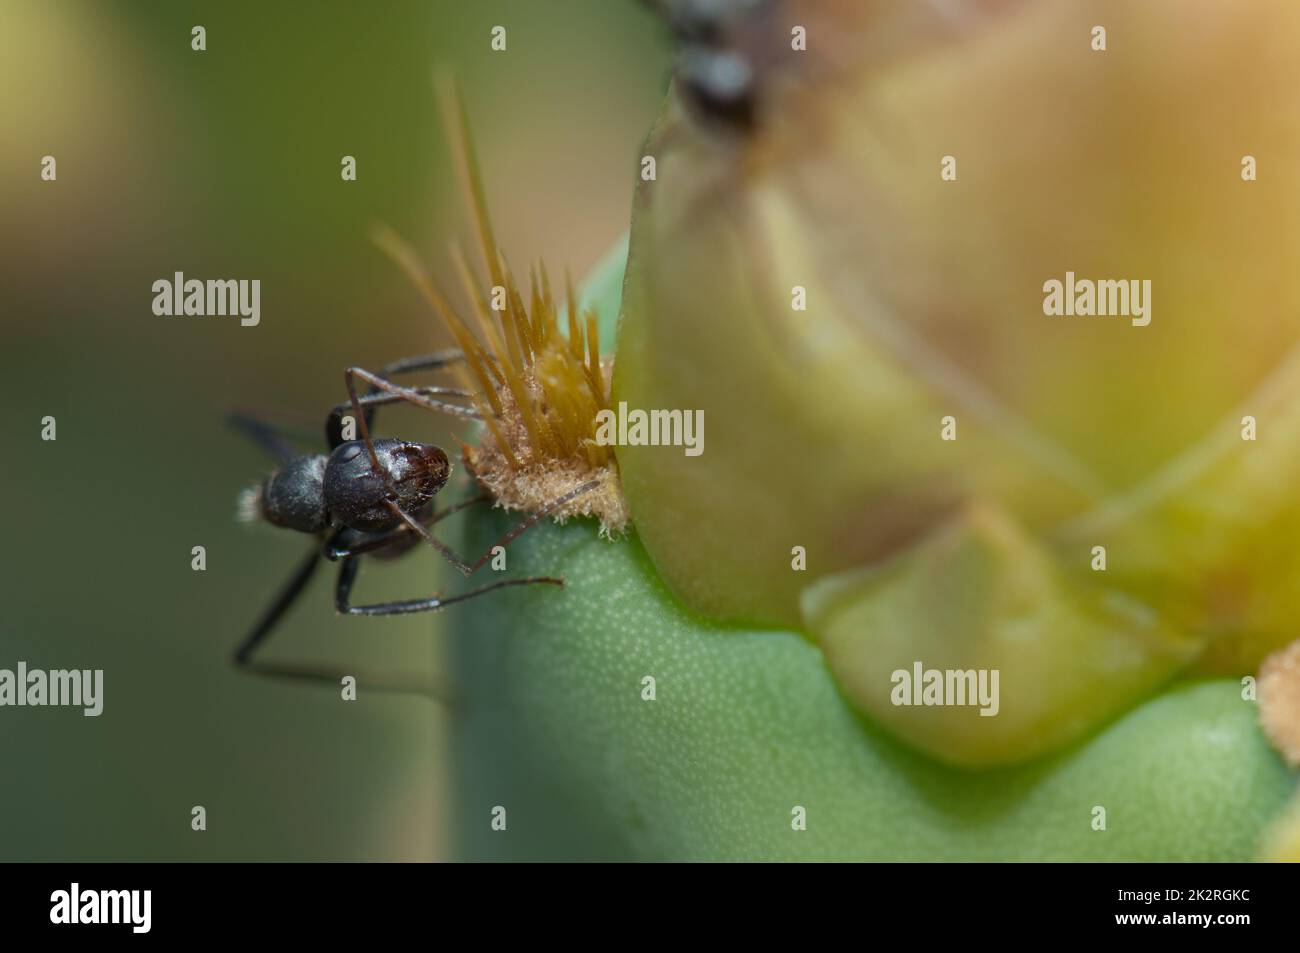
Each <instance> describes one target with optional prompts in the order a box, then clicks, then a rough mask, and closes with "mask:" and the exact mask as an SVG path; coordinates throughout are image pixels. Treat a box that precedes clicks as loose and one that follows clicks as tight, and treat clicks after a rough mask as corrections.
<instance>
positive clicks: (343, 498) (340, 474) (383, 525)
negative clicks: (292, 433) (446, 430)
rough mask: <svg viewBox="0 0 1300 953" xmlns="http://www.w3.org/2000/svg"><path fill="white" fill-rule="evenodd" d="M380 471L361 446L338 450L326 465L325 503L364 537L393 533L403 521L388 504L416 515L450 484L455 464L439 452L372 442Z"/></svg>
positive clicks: (420, 445)
mask: <svg viewBox="0 0 1300 953" xmlns="http://www.w3.org/2000/svg"><path fill="white" fill-rule="evenodd" d="M372 443H373V445H374V448H375V456H376V458H377V459H378V462H379V472H375V470H374V468H373V467H372V466H371V459H370V454H369V452H368V451H367V450H366V445H365V443H364V442H363V441H360V440H352V441H349V442H347V443H345V444H341V445H340V446H339V447H337V448H336V449H335V450H334V452H333V453H331V454H330V455H329V459H328V461H327V462H326V464H325V475H324V485H323V502H324V506H325V509H326V510H327V511H328V512H329V514H330V515H331V516H333V518H334V519H335V520H336V521H337V522H339V523H342V524H343V525H345V526H350V527H352V528H353V529H359V530H362V531H364V532H382V531H383V530H387V529H392V528H393V527H394V526H396V525H397V524H398V523H399V522H401V520H400V519H399V518H398V517H397V516H396V515H395V514H394V513H393V510H392V508H391V507H390V506H389V503H390V501H391V502H393V503H396V504H397V505H398V506H399V507H400V508H401V509H402V511H403V512H405V513H416V512H418V511H419V510H420V509H422V508H423V507H424V506H425V505H426V504H427V503H428V502H429V501H430V500H432V499H433V498H434V496H435V495H437V493H438V491H439V490H441V489H442V488H443V487H444V486H446V485H447V479H448V478H449V477H450V476H451V461H449V460H448V459H447V454H446V453H444V452H443V450H442V448H441V447H436V446H434V445H433V444H427V443H413V442H411V441H407V440H394V439H379V440H374V441H372Z"/></svg>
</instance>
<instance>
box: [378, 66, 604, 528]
mask: <svg viewBox="0 0 1300 953" xmlns="http://www.w3.org/2000/svg"><path fill="white" fill-rule="evenodd" d="M444 99H445V102H446V106H445V114H446V116H447V118H448V123H447V125H448V126H449V127H450V134H451V136H452V140H453V141H454V142H455V144H456V150H455V151H456V154H457V158H458V166H459V174H460V179H461V186H462V189H463V191H464V193H465V195H466V197H467V198H468V201H469V204H470V208H471V210H472V212H473V217H474V225H475V230H476V232H477V237H478V243H479V246H480V251H481V254H482V258H483V265H484V266H485V268H486V271H487V274H488V278H489V282H488V284H487V285H486V286H485V285H483V284H482V283H481V282H480V281H479V279H478V277H477V275H476V274H475V272H474V269H473V268H472V267H471V265H470V264H469V262H468V260H467V258H466V256H465V254H464V253H463V251H461V249H459V248H453V251H452V258H453V261H454V263H455V266H456V270H457V272H458V274H459V276H460V280H461V283H462V284H463V285H464V290H465V294H466V296H467V298H468V299H469V301H470V302H471V306H472V307H473V309H474V317H473V324H474V325H476V326H477V328H478V333H476V332H475V331H474V330H473V328H472V327H471V323H470V322H469V321H466V320H465V319H464V318H462V317H461V315H460V314H458V313H457V312H456V311H455V309H453V308H452V306H451V305H450V304H449V302H448V301H447V299H446V298H445V297H444V296H443V294H442V293H441V292H440V291H439V290H438V288H437V287H436V286H435V285H434V283H433V280H432V279H431V278H430V277H429V275H428V273H427V272H426V271H425V270H424V268H423V267H422V265H421V264H420V261H419V257H418V256H417V255H416V254H415V252H414V251H413V249H411V247H410V246H409V245H408V244H407V243H406V242H405V241H403V240H402V239H401V238H400V237H399V236H398V235H397V234H396V233H394V232H393V231H391V230H390V229H380V230H378V231H377V232H376V233H375V236H374V237H375V242H376V244H378V245H379V246H380V248H382V249H383V250H384V251H385V252H386V253H387V254H388V255H389V256H390V257H392V258H393V260H394V261H395V262H397V264H398V265H400V266H401V267H402V269H403V270H404V271H405V272H406V273H407V274H408V275H409V276H410V277H411V279H412V280H413V281H414V282H415V285H416V287H417V288H419V290H420V291H421V293H422V294H423V295H424V297H425V299H426V300H427V301H428V302H429V304H430V305H431V306H432V308H433V310H434V312H435V313H436V314H437V315H438V317H439V318H440V319H441V321H442V322H443V324H444V325H445V326H446V327H447V330H448V331H449V332H450V333H451V335H452V337H453V338H454V339H455V340H456V343H457V345H458V346H459V347H460V349H461V350H462V351H463V352H464V353H465V364H464V366H462V367H458V368H457V371H458V373H459V374H460V376H461V380H462V383H463V384H464V386H465V387H466V389H468V390H471V391H474V393H475V398H474V403H475V407H476V409H477V410H478V411H479V413H480V414H481V415H482V416H483V420H484V424H485V425H486V426H485V430H484V432H483V434H482V437H481V439H480V442H479V444H478V445H477V446H465V445H463V446H462V450H463V454H462V456H463V459H464V462H465V466H466V469H467V470H468V471H469V472H470V473H471V474H472V475H473V476H474V478H475V479H476V480H477V481H478V482H479V484H480V485H482V486H483V488H484V489H486V490H487V491H488V492H490V493H491V494H492V496H493V498H494V499H495V500H496V502H497V504H498V505H500V506H503V507H505V508H507V509H512V510H521V511H524V512H535V511H537V510H539V509H541V508H543V507H544V506H546V505H548V504H549V503H551V502H552V501H554V500H556V499H559V498H560V497H562V496H564V495H565V494H567V493H570V492H572V491H573V490H576V489H577V488H578V487H580V486H582V485H583V484H585V483H590V482H593V481H595V482H598V483H599V484H600V485H599V487H598V488H597V489H595V490H591V491H588V492H586V493H583V494H581V495H580V496H578V497H576V498H575V499H573V500H572V501H571V502H569V503H567V504H565V505H564V506H562V507H560V508H559V509H557V510H556V511H555V517H556V519H557V520H558V521H560V522H563V521H564V520H565V519H567V518H568V517H570V516H595V517H597V518H599V520H600V523H601V533H602V534H604V535H616V534H618V533H621V532H622V531H623V530H625V529H626V527H627V524H628V513H627V504H626V502H625V501H624V499H623V491H622V487H621V485H620V482H619V479H618V470H617V466H618V465H617V461H616V460H615V457H614V453H613V448H611V447H609V446H603V445H600V444H598V443H597V442H596V416H597V414H598V413H599V412H600V411H602V410H609V409H610V399H609V382H610V380H611V376H612V375H611V373H610V371H611V370H612V359H604V360H602V359H601V356H600V338H599V335H598V333H597V331H596V327H597V320H596V315H595V314H594V313H592V312H586V313H584V314H582V315H578V314H577V313H576V309H577V305H576V303H575V302H576V298H575V297H574V290H573V283H572V282H571V281H569V280H568V278H567V275H566V280H565V291H566V294H567V297H568V302H567V309H566V316H565V321H564V324H563V326H562V325H561V320H560V314H559V310H558V309H557V307H556V306H555V302H554V299H553V298H552V295H551V282H550V276H549V275H548V274H547V271H546V267H545V265H543V264H541V263H540V262H539V263H538V264H537V265H536V266H533V267H531V268H530V269H529V274H528V284H527V286H526V287H525V288H523V289H522V290H521V287H520V286H519V284H518V283H517V282H516V280H515V277H514V274H513V273H512V271H511V269H510V267H509V265H508V263H507V262H506V260H505V257H504V256H503V255H502V253H501V251H500V249H499V248H498V247H497V245H496V240H495V238H494V237H493V232H492V224H491V221H490V219H489V218H488V213H487V203H486V200H485V198H484V192H483V183H482V181H481V179H480V177H479V174H478V169H477V164H476V162H475V158H474V148H473V145H472V142H471V140H470V135H469V124H468V121H467V119H466V116H465V110H464V106H463V104H462V103H461V100H460V97H459V94H458V93H457V92H456V91H455V90H454V89H451V88H448V89H447V90H446V92H445V95H444ZM485 287H487V288H489V289H493V290H491V291H489V292H488V293H487V294H485V293H484V288H485ZM525 296H527V304H525ZM493 299H497V300H499V302H500V304H501V307H500V309H499V310H495V309H494V308H493V307H492V303H494V301H493ZM480 335H481V337H480Z"/></svg>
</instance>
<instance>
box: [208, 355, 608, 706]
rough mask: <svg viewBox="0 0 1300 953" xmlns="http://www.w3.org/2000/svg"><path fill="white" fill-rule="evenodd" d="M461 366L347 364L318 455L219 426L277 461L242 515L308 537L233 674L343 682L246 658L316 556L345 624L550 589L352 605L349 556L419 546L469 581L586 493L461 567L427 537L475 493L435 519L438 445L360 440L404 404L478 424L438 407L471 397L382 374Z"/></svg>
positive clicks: (440, 463) (441, 361)
mask: <svg viewBox="0 0 1300 953" xmlns="http://www.w3.org/2000/svg"><path fill="white" fill-rule="evenodd" d="M462 359H463V355H462V353H461V352H460V351H456V350H450V351H439V352H437V353H434V354H428V355H422V356H419V357H412V358H406V359H403V360H400V361H396V362H394V363H392V364H388V365H386V366H385V367H383V368H382V369H381V370H380V372H379V373H378V374H372V373H371V372H369V371H366V370H363V369H362V368H359V367H350V368H348V369H347V371H345V372H344V380H345V382H346V384H347V391H348V401H347V402H346V403H343V404H339V405H338V406H336V407H334V408H333V409H332V410H331V411H330V415H329V418H328V419H327V421H326V425H325V432H326V440H327V442H328V444H329V448H330V452H329V454H328V455H326V454H301V453H298V452H296V451H295V450H294V449H293V448H292V447H290V446H289V445H288V444H287V443H285V442H284V441H283V440H282V439H281V438H280V436H279V435H278V434H277V433H276V432H275V430H274V429H273V428H272V427H271V426H270V425H268V424H266V423H264V422H262V421H260V420H256V419H254V418H251V417H247V416H244V415H242V414H235V415H232V416H231V418H230V422H231V423H232V424H233V425H235V426H236V427H238V428H239V429H241V430H242V431H244V433H245V434H247V435H248V436H249V437H251V438H252V439H253V440H254V441H255V442H256V443H257V444H259V445H260V446H261V447H262V448H263V449H265V450H267V451H268V452H270V453H271V454H272V455H273V456H274V457H275V458H276V459H277V461H278V463H279V467H278V468H277V469H276V470H275V471H273V472H272V473H271V474H270V475H269V476H267V477H266V479H265V480H264V481H263V482H262V484H261V485H260V487H258V488H256V489H254V490H252V491H251V492H250V493H248V494H247V495H246V497H245V499H244V500H243V502H242V507H243V509H244V511H245V512H244V514H243V515H244V516H245V518H248V519H264V520H266V521H267V522H268V523H271V524H272V525H274V526H281V527H284V528H286V529H292V530H296V531H298V532H300V533H307V534H310V535H313V536H315V537H317V542H316V543H315V544H314V545H313V546H312V549H311V552H310V553H308V555H307V558H306V559H305V560H304V561H303V562H302V563H301V564H300V565H299V567H298V569H297V570H296V571H295V572H294V574H293V575H292V576H291V577H290V578H289V580H288V582H287V583H286V584H285V585H284V587H283V589H281V591H280V593H279V595H278V596H276V598H275V600H274V602H272V603H271V605H270V606H269V607H268V608H267V610H266V612H265V613H264V614H263V615H262V617H261V619H259V620H258V622H257V624H256V625H254V626H253V628H252V630H251V631H250V632H249V633H248V635H247V636H246V637H245V638H244V640H243V641H242V642H241V643H240V644H239V647H238V648H237V649H236V650H235V653H234V662H235V665H236V666H238V667H239V668H240V669H242V670H244V671H248V672H253V673H256V674H259V675H270V676H276V677H282V678H295V679H310V680H315V681H329V682H333V683H334V684H338V683H339V680H340V679H341V678H343V677H344V676H345V675H347V674H349V673H347V672H344V671H343V670H341V669H339V670H336V669H332V668H323V667H318V666H308V665H298V664H285V663H276V662H264V661H257V660H255V659H254V658H253V653H254V651H255V650H256V649H257V648H258V646H260V645H261V644H262V643H263V642H264V641H266V639H267V637H268V636H269V635H270V634H271V632H272V630H273V629H274V628H275V626H276V624H277V623H279V621H280V620H281V619H282V618H283V616H284V615H285V613H286V612H288V611H289V609H290V607H291V606H292V605H293V604H294V602H295V601H296V600H297V598H298V596H299V595H300V594H301V593H302V591H303V590H304V589H305V588H306V586H307V583H308V582H309V581H310V580H311V578H312V576H313V575H314V574H315V571H316V569H317V568H318V567H319V565H320V561H321V559H322V558H325V559H327V560H329V561H331V562H338V563H339V564H340V565H339V573H338V577H337V580H336V581H335V584H334V605H335V608H337V609H338V611H339V612H340V613H343V614H345V615H368V616H376V615H402V614H406V613H413V612H436V611H438V610H440V609H444V608H446V607H447V606H449V605H454V604H455V603H458V602H464V601H466V600H467V599H473V598H475V597H476V596H481V595H483V594H484V593H487V592H492V591H494V590H497V589H503V588H506V587H507V586H524V585H552V586H562V585H563V584H564V581H563V580H562V579H557V578H554V577H550V576H531V577H527V578H520V579H503V580H500V581H497V582H493V583H490V584H488V585H486V586H481V587H479V588H478V589H472V590H470V591H469V592H464V593H461V594H460V595H455V596H449V597H447V598H442V597H439V596H430V597H428V598H425V599H409V600H403V601H397V602H383V603H378V604H375V605H353V604H352V602H351V594H352V585H353V583H354V582H355V581H356V577H357V572H358V570H359V569H360V566H361V564H360V557H361V556H362V555H370V556H373V557H376V558H392V557H395V556H400V555H403V554H404V553H406V552H408V551H409V550H410V549H412V548H413V547H414V546H415V545H417V544H418V542H419V541H420V540H424V541H425V542H427V543H428V544H429V545H430V546H432V547H433V548H434V549H435V550H437V551H438V553H439V554H440V555H441V556H442V557H443V558H444V559H446V560H447V562H449V563H451V564H452V565H453V566H455V567H456V568H457V569H458V570H459V571H460V572H461V573H462V574H463V575H465V576H469V575H472V574H473V573H474V572H475V571H477V570H478V569H480V568H481V567H482V566H483V565H484V564H486V563H487V562H488V560H489V559H491V558H492V555H493V553H494V551H496V549H497V547H498V546H501V547H504V546H506V545H508V544H509V543H510V542H511V541H512V540H514V539H515V538H516V537H518V536H519V535H520V534H521V533H523V532H524V531H525V530H527V529H528V528H529V527H531V526H533V525H534V524H535V523H537V522H538V521H539V520H541V519H542V518H544V517H545V516H547V515H549V514H550V513H552V512H554V511H555V510H556V509H558V508H559V507H562V506H564V505H565V504H566V503H568V502H570V501H571V500H573V499H574V498H575V497H577V496H579V495H581V494H582V493H585V492H587V491H588V490H591V489H595V488H596V486H597V484H596V483H594V482H593V483H587V484H583V485H582V486H579V487H578V488H577V489H575V490H573V491H571V492H569V493H566V494H564V495H563V496H561V497H560V498H559V499H556V500H554V501H553V502H551V503H550V504H548V505H547V506H545V507H542V508H541V509H539V510H537V511H535V512H533V513H531V514H529V515H528V517H527V518H525V519H524V520H523V521H522V522H521V523H519V524H518V525H517V526H515V527H514V528H513V529H512V530H510V531H509V532H508V533H506V534H505V535H504V536H502V537H501V539H499V540H498V541H497V542H496V543H495V544H494V545H493V546H491V547H489V549H488V550H487V551H486V552H485V553H483V555H482V556H480V557H479V558H478V559H477V560H476V561H474V562H473V563H470V562H467V561H465V560H464V559H461V558H460V556H458V555H457V554H456V553H455V552H454V551H453V550H452V549H451V548H450V547H449V546H447V545H446V544H445V543H443V542H441V541H440V540H438V539H437V538H436V537H434V536H433V535H432V534H431V533H430V532H429V527H431V526H433V525H434V524H436V523H438V522H439V521H441V520H443V519H445V518H446V517H448V516H451V515H452V514H453V513H457V512H459V511H460V510H462V509H465V508H466V507H469V506H472V505H474V504H476V503H482V502H489V501H491V499H492V497H491V495H490V494H487V493H481V494H479V495H477V496H474V497H471V498H470V499H467V500H465V501H463V502H461V503H457V504H456V505H454V506H451V507H448V508H447V509H444V510H440V511H435V510H434V507H433V499H434V497H435V496H436V495H437V494H438V492H439V491H440V490H442V488H443V487H444V486H446V484H447V480H448V478H449V477H450V475H451V462H450V461H449V460H448V458H447V454H446V453H445V452H444V451H443V450H442V448H441V447H438V446H435V445H433V444H425V443H416V442H413V441H409V440H397V439H392V438H380V439H373V440H372V439H371V436H370V429H371V427H372V426H373V424H374V415H375V408H377V407H379V406H381V405H383V404H391V403H396V402H398V401H404V402H406V403H410V404H414V405H416V406H419V407H424V408H427V409H429V410H435V411H440V412H443V413H448V414H451V415H453V416H456V417H460V418H463V419H470V420H477V419H480V415H479V413H478V412H477V411H476V410H474V409H473V408H472V407H466V406H463V405H460V404H456V403H452V402H449V401H447V400H443V399H441V398H446V397H453V398H469V397H471V396H472V395H471V394H470V393H469V392H468V391H464V390H461V389H458V388H453V387H418V388H406V387H399V386H397V385H395V384H393V383H391V382H390V381H388V380H387V378H388V377H389V376H392V375H394V374H400V373H407V372H411V371H420V370H437V369H439V368H441V367H445V366H447V365H449V364H452V363H454V362H457V361H460V360H462ZM358 379H359V380H361V381H364V382H365V383H366V384H367V385H369V391H368V392H367V393H366V394H364V395H362V396H358V395H357V388H356V381H357V380H358ZM349 410H351V411H352V414H353V420H354V421H355V422H356V425H357V426H358V428H359V430H360V433H361V439H360V440H345V439H344V414H345V413H346V412H347V411H349ZM358 681H359V682H360V681H365V682H366V683H367V684H368V685H369V686H370V687H374V688H380V689H384V690H389V691H405V692H420V693H424V694H430V695H433V696H435V697H440V698H441V697H444V696H445V692H443V691H442V690H440V689H437V688H435V687H431V686H430V685H429V684H428V683H425V682H420V681H416V680H412V679H410V678H401V677H398V676H385V677H383V678H368V679H358Z"/></svg>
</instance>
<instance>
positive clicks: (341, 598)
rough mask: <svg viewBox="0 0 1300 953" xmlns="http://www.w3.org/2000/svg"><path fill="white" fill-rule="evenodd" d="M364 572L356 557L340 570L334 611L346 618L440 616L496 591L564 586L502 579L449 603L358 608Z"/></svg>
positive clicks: (434, 599) (547, 579)
mask: <svg viewBox="0 0 1300 953" xmlns="http://www.w3.org/2000/svg"><path fill="white" fill-rule="evenodd" d="M360 568H361V564H360V563H359V562H358V560H357V559H356V557H348V558H347V559H344V560H343V564H342V565H341V566H339V576H338V581H337V582H336V583H335V585H334V607H335V608H336V609H338V611H339V612H341V613H343V614H344V615H408V614H410V613H413V612H437V611H438V610H439V609H445V608H446V607H447V606H450V605H455V604H456V603H457V602H464V601H466V600H467V599H473V598H475V597H476V596H481V595H483V594H484V593H488V592H492V591H493V590H495V589H504V588H506V587H507V586H530V585H537V584H539V583H540V584H545V585H550V586H563V585H564V580H563V579H556V578H554V577H552V576H529V577H527V578H524V579H502V580H500V581H499V582H494V583H490V584H488V585H486V586H480V587H479V588H478V589H471V590H470V591H469V592H462V593H461V594H460V595H457V596H449V597H447V598H446V599H442V598H439V597H438V596H430V597H429V598H428V599H406V600H403V601H399V602H380V603H377V604H375V605H369V606H354V605H352V604H351V603H350V602H349V601H348V600H349V597H350V596H351V595H352V584H353V583H354V582H356V579H357V570H359V569H360Z"/></svg>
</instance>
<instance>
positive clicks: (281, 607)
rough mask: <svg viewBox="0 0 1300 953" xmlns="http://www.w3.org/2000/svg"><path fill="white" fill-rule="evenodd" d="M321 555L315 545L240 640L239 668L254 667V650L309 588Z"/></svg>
mask: <svg viewBox="0 0 1300 953" xmlns="http://www.w3.org/2000/svg"><path fill="white" fill-rule="evenodd" d="M320 557H321V554H320V550H319V549H318V548H316V547H313V548H312V551H311V552H310V553H308V554H307V558H306V559H304V560H303V561H302V563H301V564H300V565H299V566H298V568H297V570H295V571H294V574H293V575H292V576H290V577H289V581H288V582H287V583H286V584H285V586H284V588H283V589H281V590H280V594H279V595H278V596H276V597H275V601H274V602H273V603H271V606H270V608H268V609H267V610H266V612H264V613H263V614H262V618H261V619H259V620H258V621H257V624H256V625H255V626H253V629H252V631H251V632H249V633H248V635H246V636H245V637H244V641H242V642H240V643H239V647H238V648H237V649H235V655H234V662H235V665H236V666H238V667H239V668H252V667H254V665H255V663H253V661H252V656H253V650H254V649H256V648H257V647H258V646H259V645H260V644H262V642H264V641H265V640H266V637H267V636H268V635H270V634H271V630H272V629H274V628H275V626H276V623H278V622H279V621H280V619H281V618H283V617H284V614H285V613H286V612H288V611H289V609H290V607H291V606H292V605H293V604H294V602H295V601H296V600H297V598H298V596H300V595H301V594H302V591H303V590H304V589H306V588H307V583H308V582H310V581H311V577H312V576H313V575H314V574H315V572H316V567H317V565H319V563H320Z"/></svg>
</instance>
